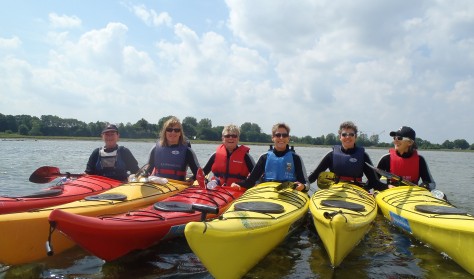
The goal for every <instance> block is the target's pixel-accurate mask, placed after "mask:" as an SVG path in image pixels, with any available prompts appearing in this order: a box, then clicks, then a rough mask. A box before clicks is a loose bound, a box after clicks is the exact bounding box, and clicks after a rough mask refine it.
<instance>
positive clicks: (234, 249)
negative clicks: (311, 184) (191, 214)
mask: <svg viewBox="0 0 474 279" xmlns="http://www.w3.org/2000/svg"><path fill="white" fill-rule="evenodd" d="M279 185H283V184H282V183H279V182H265V183H261V184H259V185H257V186H255V187H253V188H250V189H249V190H247V191H246V192H245V194H244V195H242V196H241V197H240V198H239V199H237V200H236V201H235V202H234V204H233V205H232V206H231V207H230V208H229V209H228V210H227V211H226V212H225V213H224V214H223V215H222V216H221V217H220V218H219V219H216V220H213V221H210V222H190V223H188V224H187V225H186V227H185V229H184V234H185V236H186V240H187V241H188V244H189V246H190V247H191V249H192V250H193V252H194V253H195V254H196V255H197V256H198V257H199V259H200V260H201V262H202V263H203V264H204V266H205V267H206V268H207V269H208V270H209V272H210V273H211V274H212V276H214V277H215V278H218V279H219V278H226V279H229V278H240V277H242V276H244V275H245V274H246V273H247V272H248V271H249V270H250V269H251V268H252V267H253V266H255V265H256V264H257V263H258V262H259V261H260V260H261V259H263V258H264V257H265V256H266V255H267V254H268V253H269V252H270V251H271V250H273V249H274V248H275V247H276V246H277V245H278V244H279V243H281V242H282V241H283V240H284V239H285V238H286V237H287V236H288V235H289V234H290V233H292V232H293V231H294V229H295V228H297V226H299V225H300V224H301V223H302V221H303V220H304V217H305V215H306V213H307V212H308V203H309V197H308V195H307V194H306V193H302V192H299V191H296V190H292V189H291V188H285V189H281V190H278V188H277V187H278V186H279Z"/></svg>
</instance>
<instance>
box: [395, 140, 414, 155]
mask: <svg viewBox="0 0 474 279" xmlns="http://www.w3.org/2000/svg"><path fill="white" fill-rule="evenodd" d="M393 145H394V148H395V150H396V151H398V153H399V154H400V155H401V154H404V153H407V152H408V150H410V146H412V145H413V141H412V140H411V139H409V138H404V137H398V136H395V137H393Z"/></svg>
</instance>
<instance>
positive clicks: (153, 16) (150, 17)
mask: <svg viewBox="0 0 474 279" xmlns="http://www.w3.org/2000/svg"><path fill="white" fill-rule="evenodd" d="M131 9H132V10H133V12H134V14H135V15H136V16H137V17H138V18H139V19H141V20H142V21H143V22H144V23H146V24H147V25H149V26H156V27H159V26H162V25H165V26H171V25H172V22H173V20H172V18H171V16H170V15H169V14H168V13H166V12H161V13H159V14H158V13H157V12H156V11H155V10H153V9H147V8H146V6H145V5H137V6H133V7H131Z"/></svg>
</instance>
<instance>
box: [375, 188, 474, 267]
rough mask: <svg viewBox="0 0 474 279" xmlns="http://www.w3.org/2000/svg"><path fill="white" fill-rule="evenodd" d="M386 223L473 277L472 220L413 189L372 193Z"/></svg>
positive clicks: (473, 244) (467, 215) (473, 247)
mask: <svg viewBox="0 0 474 279" xmlns="http://www.w3.org/2000/svg"><path fill="white" fill-rule="evenodd" d="M375 200H376V201H377V204H378V207H379V208H380V210H381V211H382V213H383V215H384V216H385V218H386V219H388V220H389V221H390V222H391V223H392V224H393V225H395V226H397V227H399V228H401V229H402V230H403V231H405V232H406V233H408V234H410V235H412V236H413V237H415V238H416V239H418V240H420V241H421V242H424V243H426V244H428V245H429V246H430V247H432V248H433V249H435V250H437V251H439V252H441V253H443V254H446V255H448V256H449V257H450V258H451V259H453V260H454V261H455V262H456V263H458V264H459V265H460V266H461V267H463V268H464V269H465V270H467V271H468V272H469V273H470V274H472V275H474V256H473V255H474V216H473V215H471V214H469V213H468V212H466V211H464V210H462V209H459V208H456V207H454V206H453V205H451V204H449V203H448V202H447V201H445V200H443V199H438V198H435V197H433V195H432V194H431V193H430V192H429V191H428V190H426V189H424V188H421V187H417V186H399V187H395V188H390V189H387V190H384V191H382V192H376V197H375Z"/></svg>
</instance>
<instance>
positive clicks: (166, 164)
mask: <svg viewBox="0 0 474 279" xmlns="http://www.w3.org/2000/svg"><path fill="white" fill-rule="evenodd" d="M187 151H188V147H187V146H186V145H182V144H180V145H176V146H161V145H160V144H159V143H157V144H156V147H155V160H154V163H155V164H154V166H153V167H154V169H153V173H152V174H153V175H156V176H160V177H165V178H170V179H175V180H181V181H184V180H185V179H186V168H187V164H186V152H187Z"/></svg>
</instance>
